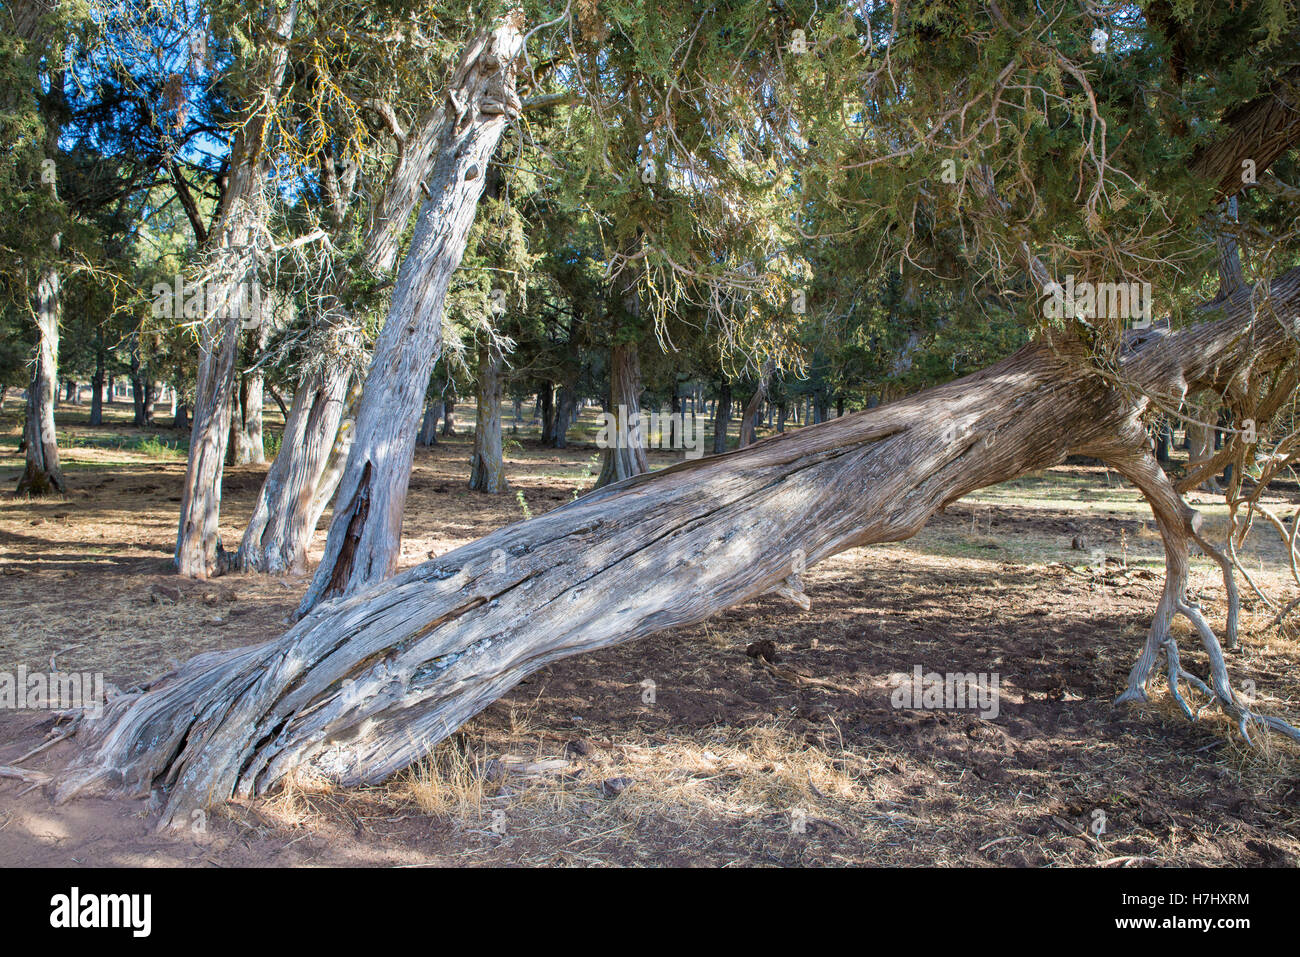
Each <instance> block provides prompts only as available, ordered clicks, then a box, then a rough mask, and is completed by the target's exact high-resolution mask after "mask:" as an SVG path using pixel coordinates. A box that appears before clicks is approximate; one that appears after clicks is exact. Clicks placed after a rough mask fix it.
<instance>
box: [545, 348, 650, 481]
mask: <svg viewBox="0 0 1300 957" xmlns="http://www.w3.org/2000/svg"><path fill="white" fill-rule="evenodd" d="M641 392H642V385H641V360H640V357H639V356H638V354H637V345H636V343H635V342H619V343H615V344H614V345H613V346H612V347H611V348H610V360H609V405H608V406H607V407H606V409H605V411H606V413H607V414H609V415H612V416H614V417H615V419H616V420H617V421H618V422H620V423H626V426H627V430H626V432H625V433H624V432H623V430H622V429H616V430H614V431H615V433H616V434H615V435H614V436H611V439H612V441H610V442H609V444H608V446H609V447H608V448H606V449H605V451H604V454H603V459H604V461H603V463H602V465H601V469H600V477H599V478H597V479H596V485H595V488H602V487H604V486H606V485H609V484H611V483H613V482H621V481H623V479H626V478H631V477H632V476H634V475H640V474H641V473H642V472H646V471H649V469H650V465H649V462H648V461H647V459H646V454H645V436H643V435H642V434H641ZM557 428H559V426H557Z"/></svg>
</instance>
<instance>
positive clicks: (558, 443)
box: [551, 385, 577, 449]
mask: <svg viewBox="0 0 1300 957" xmlns="http://www.w3.org/2000/svg"><path fill="white" fill-rule="evenodd" d="M558 396H559V401H558V402H557V403H556V406H555V413H554V414H555V425H554V426H553V429H554V432H555V436H554V438H553V439H552V441H551V445H552V446H553V447H554V448H557V449H567V448H568V447H569V428H570V427H571V426H572V425H573V422H574V418H575V415H576V405H577V396H575V395H574V393H573V389H571V388H570V387H569V386H567V385H562V386H560V388H559V392H558Z"/></svg>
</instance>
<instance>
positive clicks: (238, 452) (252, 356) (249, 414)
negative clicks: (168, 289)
mask: <svg viewBox="0 0 1300 957" xmlns="http://www.w3.org/2000/svg"><path fill="white" fill-rule="evenodd" d="M269 332H270V326H269V325H268V324H267V323H265V322H263V323H261V324H260V325H259V326H258V330H257V335H256V336H249V341H248V344H247V348H246V349H245V350H244V361H245V363H246V364H252V363H254V362H255V361H256V359H257V356H258V353H260V352H261V350H262V349H263V348H264V347H265V346H266V340H267V336H268V334H269ZM264 382H265V380H264V378H263V376H262V370H261V369H254V370H253V371H251V372H246V373H244V374H243V375H240V376H238V377H237V379H236V387H235V407H234V409H233V410H232V415H231V419H232V421H231V424H230V429H231V433H230V448H229V450H228V453H227V456H226V464H227V465H265V464H266V447H265V445H264V443H263V441H262V401H263V386H264Z"/></svg>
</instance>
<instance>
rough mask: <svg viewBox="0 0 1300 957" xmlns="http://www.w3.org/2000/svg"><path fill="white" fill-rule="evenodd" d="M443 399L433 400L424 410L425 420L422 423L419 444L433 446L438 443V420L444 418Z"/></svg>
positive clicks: (417, 442)
mask: <svg viewBox="0 0 1300 957" xmlns="http://www.w3.org/2000/svg"><path fill="white" fill-rule="evenodd" d="M442 406H443V402H442V399H435V400H433V401H431V402H430V403H429V404H428V406H426V407H425V410H424V422H423V423H422V424H421V425H420V437H419V438H418V439H417V440H416V444H417V445H423V446H431V445H437V444H438V420H439V419H441V418H442Z"/></svg>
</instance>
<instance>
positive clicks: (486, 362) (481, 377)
mask: <svg viewBox="0 0 1300 957" xmlns="http://www.w3.org/2000/svg"><path fill="white" fill-rule="evenodd" d="M504 366H505V360H504V359H503V358H502V356H501V354H500V353H499V352H498V351H497V350H496V349H494V348H492V347H491V346H490V345H489V344H488V343H486V342H484V343H481V344H480V345H479V350H478V403H477V405H478V409H477V414H476V417H475V420H474V453H473V455H472V457H471V458H470V472H469V487H470V488H471V489H473V490H474V491H476V492H487V493H489V494H492V495H495V494H497V493H498V492H503V491H505V488H506V476H505V462H504V458H503V455H502V451H501V391H502V385H503V379H504V377H503V371H504Z"/></svg>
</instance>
